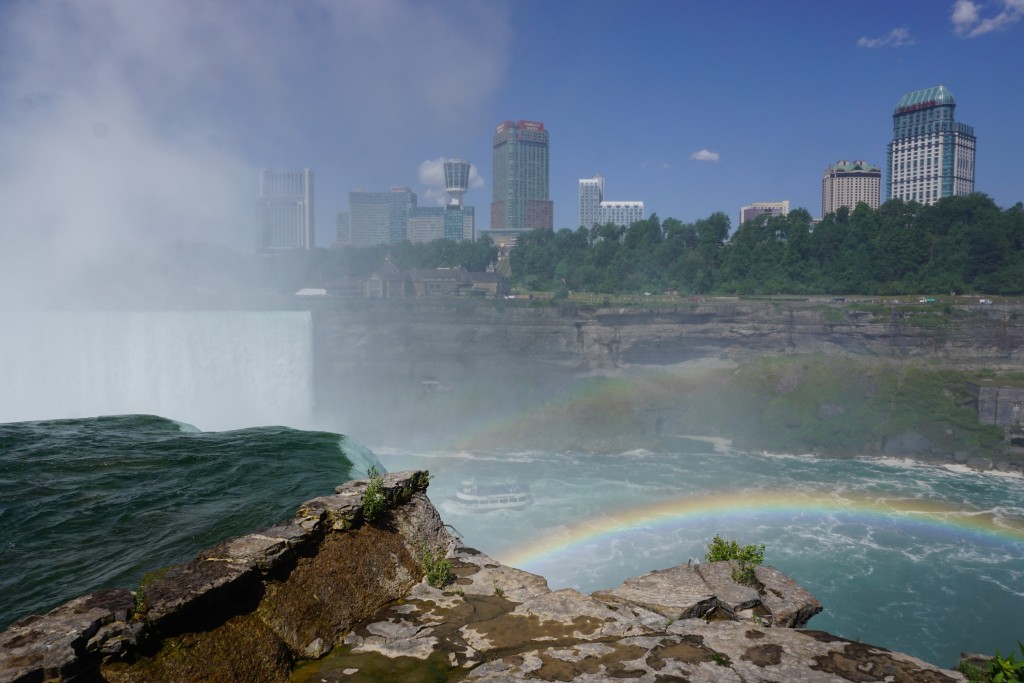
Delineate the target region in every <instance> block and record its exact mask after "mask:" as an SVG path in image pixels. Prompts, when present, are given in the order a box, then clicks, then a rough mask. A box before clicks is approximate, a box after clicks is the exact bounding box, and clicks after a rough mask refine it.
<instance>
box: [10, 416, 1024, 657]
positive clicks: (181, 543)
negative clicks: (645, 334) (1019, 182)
mask: <svg viewBox="0 0 1024 683" xmlns="http://www.w3.org/2000/svg"><path fill="white" fill-rule="evenodd" d="M377 452H378V455H379V456H380V462H382V463H383V464H384V465H385V466H386V467H387V469H389V470H397V469H408V468H426V469H429V470H430V471H431V474H432V479H431V485H430V491H429V495H430V497H431V499H432V500H433V501H434V503H435V504H436V505H437V507H438V509H439V510H440V511H441V514H442V517H443V518H444V520H445V521H446V522H447V523H449V524H450V525H452V526H453V527H454V528H455V529H456V530H457V531H458V532H459V533H461V535H462V536H463V538H464V541H465V542H466V543H467V544H469V545H471V546H475V547H477V548H480V549H481V550H482V551H484V552H486V553H488V554H489V555H491V556H493V557H495V558H496V559H498V560H501V561H504V562H508V563H510V564H513V565H515V566H519V567H522V568H523V569H526V570H529V571H533V572H537V573H539V574H542V575H544V576H545V577H547V578H548V581H549V583H550V585H551V586H552V587H553V588H561V587H574V588H577V589H579V590H582V591H584V592H590V591H593V590H597V589H600V588H608V587H612V586H615V585H617V584H618V583H619V582H621V581H622V580H623V579H625V578H627V577H630V576H636V575H639V574H642V573H644V572H648V571H651V570H654V569H659V568H663V567H668V566H672V565H675V564H679V563H682V562H686V561H687V560H688V559H689V558H696V559H699V558H701V557H702V555H703V549H704V545H705V544H706V543H707V542H708V541H709V540H710V539H711V537H712V536H713V535H714V534H716V533H719V534H722V535H723V536H725V537H727V538H735V539H737V540H739V541H740V542H742V543H764V544H765V545H766V546H767V552H766V561H767V562H768V563H769V564H772V565H774V566H776V567H779V568H780V569H781V570H782V571H784V572H786V573H787V574H789V575H790V576H792V577H794V578H795V579H796V580H797V581H799V582H800V583H801V584H802V585H803V586H805V587H806V588H808V589H809V590H810V591H812V592H813V593H814V594H815V595H816V596H817V597H818V598H819V599H820V600H821V601H822V603H823V604H824V606H825V611H824V612H823V613H822V614H820V615H818V616H817V617H815V618H814V619H813V620H812V621H811V624H810V626H811V627H812V628H819V629H824V630H828V631H831V632H833V633H836V634H839V635H842V636H845V637H847V638H851V639H860V640H863V641H865V642H870V643H873V644H876V645H881V646H883V647H887V648H890V649H896V650H901V651H905V652H909V653H911V654H914V655H917V656H919V657H922V658H924V659H926V660H928V661H932V662H935V663H937V664H939V665H943V666H952V665H953V664H954V663H955V661H956V659H957V657H958V656H959V654H960V652H962V651H977V652H992V651H993V650H994V649H995V648H999V649H1000V650H1001V651H1002V652H1003V653H1007V652H1009V651H1011V650H1013V649H1015V647H1016V640H1017V639H1018V638H1022V636H1024V481H1022V480H1021V479H1020V478H1017V477H998V476H993V475H983V474H977V473H972V472H962V471H950V470H946V469H942V468H935V467H924V466H915V465H911V464H907V463H899V462H878V461H857V460H817V459H814V458H804V457H792V456H766V455H763V454H752V453H743V452H737V451H733V450H730V449H728V448H720V449H718V450H714V449H712V448H711V447H710V446H708V447H704V448H702V449H698V450H697V451H695V452H688V453H652V452H647V451H631V452H627V453H620V454H615V455H589V454H584V453H553V452H538V451H529V452H524V451H500V452H477V453H464V452H434V453H425V452H413V451H409V450H394V449H378V451H377ZM371 465H378V461H377V459H376V458H375V457H374V455H373V454H372V453H370V452H368V451H367V450H366V449H364V448H362V447H360V446H359V445H358V444H356V443H354V442H351V441H349V440H347V439H346V438H344V437H341V436H339V435H337V434H332V433H328V432H310V431H299V430H294V429H288V428H284V427H259V428H253V429H243V430H236V431H228V432H198V431H196V430H194V429H191V428H189V427H188V426H186V425H182V424H180V423H177V422H173V421H171V420H167V419H164V418H159V417H152V416H140V415H129V416H116V417H103V418H91V419H82V420H60V421H48V422H23V423H13V424H3V425H0V529H2V531H0V567H2V568H3V571H0V627H3V626H6V625H8V624H9V623H10V622H12V621H14V620H15V619H18V618H20V617H22V616H25V615H28V614H38V613H42V612H45V611H46V610H48V609H50V608H52V607H54V606H56V605H58V604H60V603H62V602H64V601H66V600H68V599H70V598H72V597H75V596H77V595H81V594H83V593H86V592H88V591H92V590H95V589H97V588H101V587H107V586H124V587H128V588H132V587H134V586H136V585H137V584H138V582H139V580H140V578H141V577H142V575H143V574H144V573H145V572H147V571H149V570H152V569H155V568H158V567H162V566H166V565H168V564H173V563H175V562H181V561H184V560H187V559H190V558H191V557H192V556H193V555H194V554H195V552H197V551H198V550H199V549H201V548H204V547H207V546H209V545H212V544H214V543H216V542H218V541H220V540H223V539H224V538H228V537H231V536H236V535H240V534H244V533H248V532H251V531H255V530H258V529H260V528H262V527H265V526H268V525H270V524H273V523H274V522H276V521H279V520H281V519H285V518H287V517H289V516H291V515H292V514H293V513H294V511H295V509H296V507H297V506H298V505H299V504H300V503H301V502H302V501H304V500H306V499H308V498H311V497H313V496H316V495H321V494H324V493H329V492H330V491H331V490H333V488H334V487H335V486H336V485H337V484H339V483H340V482H342V481H345V480H346V479H349V478H352V477H361V476H364V473H365V471H366V469H367V468H368V467H370V466H371ZM467 479H476V480H477V481H480V482H482V481H486V480H494V481H508V480H511V479H515V480H517V481H518V482H520V483H523V484H527V485H529V486H530V488H531V491H532V493H533V495H534V498H535V502H534V504H533V505H532V506H530V507H529V508H527V509H525V510H521V511H499V512H489V513H471V512H465V511H462V510H460V509H459V508H458V507H457V506H455V505H454V504H453V501H452V498H453V496H454V493H455V491H456V489H457V488H458V486H459V485H460V484H461V482H462V481H464V480H467ZM790 500H791V501H792V504H779V501H782V502H783V503H787V501H790ZM808 501H810V502H808ZM822 501H824V502H822ZM829 501H836V504H831V503H830V502H829ZM581 529H583V530H590V532H588V533H584V532H582V531H581Z"/></svg>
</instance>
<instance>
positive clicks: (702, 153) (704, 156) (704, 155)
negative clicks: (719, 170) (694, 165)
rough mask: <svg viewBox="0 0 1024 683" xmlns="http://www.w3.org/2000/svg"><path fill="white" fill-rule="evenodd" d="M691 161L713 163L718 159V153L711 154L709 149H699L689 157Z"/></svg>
mask: <svg viewBox="0 0 1024 683" xmlns="http://www.w3.org/2000/svg"><path fill="white" fill-rule="evenodd" d="M690 158H691V159H696V160H697V161H714V162H717V161H718V159H719V155H718V152H712V151H711V150H710V149H699V150H697V151H696V152H694V153H693V154H691V155H690Z"/></svg>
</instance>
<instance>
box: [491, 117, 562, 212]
mask: <svg viewBox="0 0 1024 683" xmlns="http://www.w3.org/2000/svg"><path fill="white" fill-rule="evenodd" d="M548 169H549V163H548V131H547V130H545V129H544V124H543V123H541V122H539V121H505V122H504V123H500V124H498V126H497V127H496V128H495V129H494V166H493V174H492V175H493V179H494V180H493V183H494V190H493V192H494V194H493V200H492V202H491V230H534V229H536V228H545V229H547V230H551V229H552V227H553V226H554V204H553V203H552V201H551V199H550V196H549V186H550V183H549V170H548Z"/></svg>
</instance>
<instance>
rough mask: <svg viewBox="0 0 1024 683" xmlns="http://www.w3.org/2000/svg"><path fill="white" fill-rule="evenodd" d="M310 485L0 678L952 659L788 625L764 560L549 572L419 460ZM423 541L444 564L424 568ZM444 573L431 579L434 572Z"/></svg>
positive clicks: (33, 641) (15, 643)
mask: <svg viewBox="0 0 1024 683" xmlns="http://www.w3.org/2000/svg"><path fill="white" fill-rule="evenodd" d="M367 487H368V482H366V481H360V482H350V483H348V484H346V485H343V486H341V487H339V488H338V491H337V493H336V494H335V495H331V496H325V497H322V498H318V499H314V500H312V501H308V502H307V503H305V504H304V505H303V506H302V507H301V508H300V510H299V512H298V513H297V515H296V516H295V518H294V519H293V520H290V521H288V522H285V523H282V524H279V525H276V526H274V527H271V528H269V529H265V530H262V531H260V532H257V533H254V534H250V535H248V536H244V537H241V538H237V539H231V540H229V541H225V542H224V543H221V544H219V545H217V546H215V547H213V548H210V549H208V550H206V551H204V552H201V553H200V554H199V555H198V556H197V557H196V558H195V559H194V560H192V561H191V562H188V563H185V564H183V565H178V566H174V567H170V568H168V569H167V570H166V571H163V572H160V573H158V574H156V575H154V576H153V577H151V578H150V579H149V580H146V581H144V582H143V586H141V587H140V588H139V590H138V591H137V592H136V593H135V594H134V595H133V594H132V593H129V592H128V591H126V590H123V589H116V590H107V591H100V592H98V593H94V594H92V595H88V596H84V597H82V598H79V599H77V600H73V601H71V602H69V603H67V604H66V605H63V606H61V607H59V608H57V609H55V610H53V611H52V612H50V613H49V614H47V615H45V616H40V617H29V618H27V619H23V620H21V621H19V622H17V623H15V624H13V625H12V626H11V627H10V629H8V630H7V631H6V632H4V633H2V634H0V682H2V683H15V682H17V683H29V682H37V681H54V682H56V681H68V682H71V681H97V680H98V681H117V682H125V683H130V682H135V681H152V682H161V681H167V682H168V683H171V682H174V683H180V682H182V681H200V680H204V681H210V680H216V681H239V680H246V681H253V682H256V683H261V682H263V681H267V682H284V681H294V682H296V683H301V682H303V681H317V682H319V683H323V682H325V681H342V680H352V681H379V680H399V681H401V680H464V679H465V680H476V681H509V680H547V681H556V680H557V681H581V682H582V681H599V680H609V679H618V678H631V679H635V680H638V681H647V682H655V681H661V682H664V681H676V680H678V681H682V680H689V681H747V682H748V683H755V682H759V681H760V682H763V683H768V681H781V680H785V681H793V680H801V681H804V680H805V681H821V682H828V681H866V680H893V681H925V682H934V683H940V682H954V681H963V680H964V678H963V677H962V676H960V675H959V674H957V673H954V672H952V671H945V670H942V669H939V668H936V667H934V666H932V665H930V664H927V663H925V662H922V661H920V660H918V659H915V658H913V657H910V656H908V655H904V654H900V653H894V652H889V651H888V650H885V649H882V648H877V647H874V646H871V645H866V644H863V643H854V642H851V641H848V640H845V639H842V638H837V637H835V636H831V635H829V634H827V633H822V632H819V631H802V630H796V629H797V628H799V627H802V626H804V625H805V624H806V622H807V620H808V619H810V618H811V617H812V616H813V615H814V614H817V613H818V612H820V611H821V605H820V604H819V603H818V601H817V600H815V599H814V597H813V596H811V595H810V594H809V593H807V592H806V591H804V590H803V589H802V588H800V587H799V586H798V585H796V584H795V583H794V582H793V581H792V580H790V579H788V578H787V577H785V576H784V575H782V574H781V573H779V572H778V571H776V570H774V569H772V568H770V567H758V568H757V570H756V576H757V579H758V582H759V585H757V586H755V587H750V586H743V585H740V584H737V583H735V582H734V581H733V580H732V578H731V575H732V570H731V567H730V565H729V563H724V562H723V563H711V564H706V565H697V566H690V565H684V566H679V567H673V568H671V569H667V570H660V571H655V572H651V573H650V574H646V575H644V576H642V577H638V578H635V579H628V580H627V581H625V582H624V583H623V584H622V585H621V586H619V587H617V588H614V589H611V590H607V591H599V592H597V593H594V594H593V595H590V596H587V595H583V594H581V593H578V592H577V591H574V590H559V591H551V590H550V589H549V588H548V586H547V582H546V581H545V580H544V579H543V578H542V577H539V576H536V575H533V574H529V573H527V572H524V571H521V570H518V569H514V568H512V567H506V566H503V565H501V564H499V563H497V562H495V561H494V560H492V559H491V558H489V557H487V556H486V555H484V554H482V553H480V552H478V551H476V550H473V549H471V548H466V547H463V546H461V545H460V544H459V543H458V542H457V541H456V540H454V539H452V538H451V537H450V536H449V535H448V533H447V531H446V530H445V528H444V526H443V525H442V523H441V521H440V518H439V517H438V515H437V511H436V510H435V509H434V507H433V505H431V504H430V502H429V500H428V499H427V498H426V496H425V495H424V489H425V487H426V473H425V472H405V473H397V474H390V475H385V477H384V480H383V491H384V497H385V499H386V501H387V503H388V510H387V511H386V513H385V514H384V515H383V516H381V517H378V518H376V519H375V520H374V521H373V522H372V523H371V522H369V521H367V520H365V519H364V518H363V514H362V510H363V509H364V508H363V502H364V496H365V495H366V491H367ZM424 549H440V550H441V551H442V552H445V553H446V554H447V557H448V560H447V561H448V562H449V563H450V566H451V568H452V570H453V572H454V575H450V576H449V577H448V579H446V580H445V581H443V583H444V584H445V585H442V586H441V587H440V588H438V587H434V586H431V585H429V584H428V583H427V582H426V580H425V579H424V569H425V567H426V565H427V564H428V563H427V562H426V561H423V560H422V558H423V551H424ZM435 583H442V581H435Z"/></svg>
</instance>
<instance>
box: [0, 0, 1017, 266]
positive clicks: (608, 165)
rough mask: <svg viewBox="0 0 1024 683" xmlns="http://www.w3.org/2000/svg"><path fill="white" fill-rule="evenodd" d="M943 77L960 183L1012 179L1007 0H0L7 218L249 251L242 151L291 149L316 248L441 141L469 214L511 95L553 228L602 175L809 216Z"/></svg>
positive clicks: (646, 192)
mask: <svg viewBox="0 0 1024 683" xmlns="http://www.w3.org/2000/svg"><path fill="white" fill-rule="evenodd" d="M938 84H944V85H946V86H947V87H948V88H949V89H950V90H951V91H952V92H953V94H954V95H955V97H956V99H957V103H958V106H957V111H956V115H957V119H958V120H960V121H963V122H965V123H968V124H970V125H973V126H974V128H975V132H976V134H977V136H978V156H977V178H976V189H977V190H978V191H981V192H985V193H987V194H989V195H990V196H992V197H993V198H994V199H995V201H996V202H997V203H998V204H1000V205H1001V206H1010V205H1012V204H1014V203H1015V202H1017V201H1021V200H1024V170H1022V169H1024V164H1022V162H1024V134H1022V133H1021V111H1022V110H1024V0H983V1H978V2H970V1H969V0H956V1H954V0H928V1H920V0H919V1H913V2H910V1H907V2H891V1H874V0H861V1H859V2H856V3H831V2H771V3H769V2H746V1H732V2H689V1H685V2H684V1H674V2H668V1H664V2H662V1H654V0H650V1H644V2H606V1H601V0H591V1H589V2H582V1H579V2H577V1H570V0H561V1H558V2H551V1H550V0H549V1H534V0H521V1H514V2H500V1H497V0H494V1H488V2H479V1H476V2H430V3H427V2H414V1H411V0H374V1H373V2H370V1H366V2H355V1H341V0H339V1H330V0H306V1H305V2H284V3H282V2H249V3H241V2H219V3H218V2H199V0H146V1H144V2H137V1H135V0H51V1H49V2H46V3H37V2H30V1H28V0H24V1H23V0H13V1H11V0H8V1H7V2H0V201H2V202H3V203H4V206H5V207H7V209H6V211H5V214H6V217H5V218H3V219H0V231H2V232H0V235H2V236H3V237H4V238H5V240H7V241H8V242H10V241H11V240H25V239H29V237H26V236H31V239H33V240H39V241H41V242H42V243H44V244H47V245H49V246H51V247H53V248H57V247H60V248H62V249H64V250H65V252H66V253H65V254H63V258H66V259H68V260H72V261H74V260H81V259H87V258H88V257H89V256H90V255H91V254H98V253H101V252H102V251H103V250H104V249H106V248H107V247H108V246H109V245H111V244H131V243H136V242H138V243H146V244H158V243H161V242H166V241H169V240H170V239H177V238H180V239H185V240H189V241H207V242H213V243H221V244H228V245H231V246H233V247H236V248H238V249H239V250H249V249H251V247H252V244H253V242H254V238H253V233H254V208H253V205H254V200H255V197H256V195H257V193H258V169H259V168H260V167H262V166H269V167H272V168H284V169H289V168H302V167H305V166H308V167H311V168H313V170H314V172H315V174H316V181H317V187H316V195H317V196H316V200H317V202H316V203H317V233H318V234H317V243H318V245H320V246H328V245H329V244H330V243H331V241H333V230H334V215H335V212H336V211H338V210H344V209H345V208H346V205H347V193H348V192H349V191H350V190H354V189H357V188H362V189H367V190H382V189H386V188H388V187H390V186H392V185H408V186H411V187H413V188H414V189H415V190H416V191H417V192H418V193H419V194H420V202H421V204H429V203H431V202H434V201H437V197H438V194H439V193H438V188H437V187H436V185H434V182H435V181H433V180H432V179H431V178H432V175H431V169H432V168H434V167H435V166H436V160H437V159H439V158H441V157H465V158H468V159H470V160H471V161H472V162H473V163H474V165H475V166H476V168H477V169H478V172H479V178H478V180H477V181H476V183H475V187H473V189H471V191H470V192H469V193H468V194H467V195H466V202H467V203H468V204H471V205H474V206H476V207H477V215H478V227H482V228H485V227H487V226H488V223H489V205H490V200H491V194H490V193H491V184H490V181H491V133H492V131H493V129H494V126H495V125H496V124H498V123H500V122H501V121H503V120H506V119H512V120H515V119H530V120H536V121H542V122H544V124H545V125H546V127H547V128H548V129H549V131H550V135H551V197H552V199H553V200H554V202H555V224H556V227H557V228H562V227H570V228H571V227H574V226H575V223H576V220H577V217H576V187H577V183H576V181H577V179H578V178H581V177H589V176H590V175H592V174H594V173H601V174H603V175H604V176H605V178H606V195H607V198H608V199H612V200H636V199H642V200H643V201H644V202H645V203H646V206H647V210H648V212H652V211H653V212H657V213H658V215H659V216H661V217H662V218H665V217H669V216H671V217H676V218H679V219H682V220H684V221H691V220H694V219H697V218H701V217H704V216H707V215H709V214H710V213H712V212H715V211H725V212H726V213H727V214H728V215H729V216H730V218H731V219H732V220H733V222H734V223H735V221H736V215H737V213H738V209H739V207H740V206H741V205H743V204H746V203H749V202H751V201H777V200H781V199H788V200H789V201H790V202H791V205H792V206H794V207H798V206H803V207H806V208H807V209H808V210H809V211H810V212H811V214H812V215H814V216H817V215H818V213H819V212H820V208H821V207H820V201H821V200H820V183H821V174H822V172H823V171H824V169H825V167H826V166H827V165H828V164H829V163H833V162H835V161H836V160H839V159H848V160H851V161H852V160H854V159H865V160H867V161H868V162H870V163H873V164H876V165H879V166H883V165H884V161H885V145H886V143H887V141H888V139H889V135H890V132H891V125H892V119H891V114H892V110H893V108H894V107H895V105H896V102H897V101H898V100H899V98H900V96H901V95H902V94H903V93H905V92H908V91H911V90H917V89H921V88H925V87H930V86H934V85H938ZM702 150H703V154H701V152H702ZM698 157H703V159H702V158H698Z"/></svg>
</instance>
